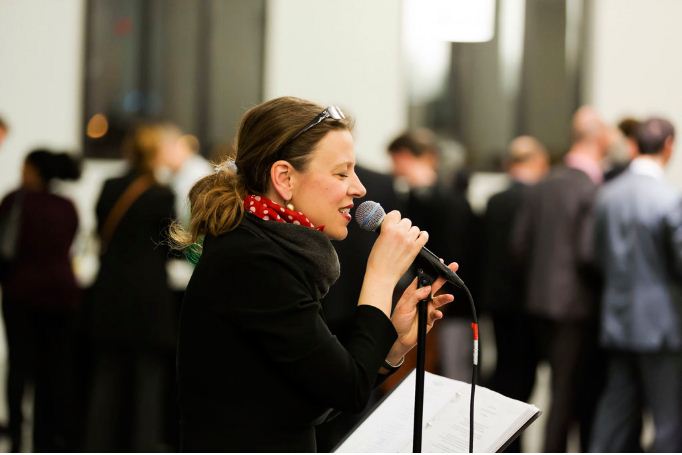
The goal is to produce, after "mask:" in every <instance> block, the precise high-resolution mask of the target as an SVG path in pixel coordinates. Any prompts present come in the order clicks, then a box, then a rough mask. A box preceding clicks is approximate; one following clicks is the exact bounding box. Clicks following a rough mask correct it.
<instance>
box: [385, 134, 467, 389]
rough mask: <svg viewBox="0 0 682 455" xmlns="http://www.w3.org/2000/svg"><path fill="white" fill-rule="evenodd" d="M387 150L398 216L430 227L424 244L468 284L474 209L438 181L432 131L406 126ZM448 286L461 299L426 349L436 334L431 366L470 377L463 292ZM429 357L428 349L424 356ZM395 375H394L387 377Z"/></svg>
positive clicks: (464, 378)
mask: <svg viewBox="0 0 682 455" xmlns="http://www.w3.org/2000/svg"><path fill="white" fill-rule="evenodd" d="M388 153H389V155H390V157H391V161H392V163H393V174H394V175H395V177H396V178H397V179H398V182H401V183H402V190H401V191H399V192H398V201H399V205H398V209H399V210H400V212H401V213H402V214H403V216H405V217H407V218H410V219H411V220H412V222H413V223H415V224H417V225H418V226H420V227H421V228H422V229H424V230H426V231H428V232H429V243H428V245H427V247H428V248H429V249H430V250H431V251H434V252H435V253H437V254H439V255H441V256H442V257H443V259H444V260H445V262H446V263H447V262H450V261H457V262H458V263H459V264H460V270H459V271H458V274H459V275H460V276H461V277H462V279H463V280H464V281H465V282H467V283H469V284H471V283H472V281H473V276H474V274H475V272H476V270H477V268H476V266H475V265H474V264H473V262H474V261H473V259H474V253H475V251H476V250H475V244H476V241H475V240H474V235H473V234H474V229H473V225H474V215H473V213H472V211H471V207H470V206H469V203H468V202H467V200H466V198H465V197H464V196H463V195H462V194H461V193H460V192H458V191H456V190H448V189H446V188H445V187H444V186H443V185H441V183H440V182H439V181H438V173H437V168H438V163H439V155H440V148H439V146H438V142H437V139H436V136H435V134H434V133H433V132H432V131H430V130H427V129H418V130H414V131H407V132H405V133H403V134H401V135H400V136H398V137H397V138H395V139H394V140H393V141H392V142H391V143H390V144H389V146H388ZM405 284H407V283H405ZM451 290H452V292H453V293H454V294H455V300H456V301H457V302H459V303H460V304H459V305H450V306H449V308H448V309H447V310H446V311H445V319H444V320H443V321H441V323H440V325H439V327H438V328H437V330H436V331H435V333H433V335H435V336H432V337H429V338H427V351H430V352H433V351H434V350H435V349H434V348H435V347H434V348H432V349H429V347H430V346H429V345H430V343H432V341H430V339H431V338H433V339H434V340H437V341H438V345H437V356H438V358H437V359H436V360H437V361H438V367H435V366H434V368H436V369H438V371H439V372H440V373H441V374H442V375H444V376H447V377H450V378H453V379H457V380H462V381H469V380H470V379H471V328H470V322H471V311H470V308H469V306H468V305H467V297H466V295H465V294H464V293H463V292H462V291H461V290H460V289H455V288H452V289H451ZM472 292H474V291H473V290H472ZM433 357H434V356H433V355H428V354H427V362H429V361H430V360H433ZM408 360H409V359H408ZM427 369H429V365H428V364H427ZM403 370H407V369H405V368H403ZM397 377H399V376H398V375H393V378H391V379H392V380H395V379H394V378H397ZM387 382H389V381H387Z"/></svg>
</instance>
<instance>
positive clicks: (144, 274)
mask: <svg viewBox="0 0 682 455" xmlns="http://www.w3.org/2000/svg"><path fill="white" fill-rule="evenodd" d="M136 177H137V175H135V174H128V175H126V176H123V177H118V178H114V179H110V180H107V181H106V182H105V183H104V187H103V189H102V193H101V194H100V197H99V200H98V201H97V209H96V210H97V222H98V225H99V226H100V227H101V226H102V224H103V223H104V222H105V220H106V219H107V217H108V215H109V212H110V211H111V209H112V208H113V206H114V204H115V203H116V201H118V199H119V198H120V197H121V195H122V194H123V192H124V191H125V190H126V189H127V188H128V185H130V183H131V182H132V181H133V180H135V178H136ZM173 217H174V196H173V193H172V192H171V190H169V189H168V188H165V187H162V186H159V185H154V186H152V187H150V188H149V189H147V190H146V191H145V192H144V193H143V194H142V195H141V196H140V197H139V198H138V199H137V200H136V201H135V202H134V203H133V204H132V205H131V206H130V208H129V209H128V211H127V212H126V213H125V215H124V216H123V217H122V218H121V221H120V222H119V224H118V226H117V228H116V230H115V232H114V234H113V236H112V238H111V242H110V244H109V247H108V248H107V250H106V252H105V253H104V254H103V255H102V256H101V257H100V268H99V272H98V274H97V278H96V280H95V283H94V284H93V286H92V288H91V290H90V295H89V298H88V307H89V308H88V310H87V316H86V317H87V323H88V329H89V333H90V335H91V337H92V338H93V339H94V340H96V341H98V342H104V343H113V344H115V345H118V346H121V345H128V346H131V347H134V348H172V347H173V346H174V343H175V320H174V318H175V316H174V315H175V314H177V313H176V311H175V308H174V307H173V300H172V298H173V296H172V294H171V291H170V289H169V288H168V284H167V277H166V261H167V260H168V247H167V246H164V243H163V241H164V240H166V239H167V238H166V234H167V230H168V225H169V223H170V221H171V220H172V218H173Z"/></svg>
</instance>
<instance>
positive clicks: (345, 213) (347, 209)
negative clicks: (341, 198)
mask: <svg viewBox="0 0 682 455" xmlns="http://www.w3.org/2000/svg"><path fill="white" fill-rule="evenodd" d="M352 208H353V206H352V205H348V206H346V207H343V208H341V209H339V212H340V213H341V215H343V216H344V218H346V219H347V220H348V221H350V220H351V219H352V217H351V215H350V209H352Z"/></svg>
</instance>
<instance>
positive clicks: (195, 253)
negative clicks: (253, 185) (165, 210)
mask: <svg viewBox="0 0 682 455" xmlns="http://www.w3.org/2000/svg"><path fill="white" fill-rule="evenodd" d="M244 197H246V190H245V188H244V185H243V184H242V183H241V181H240V177H239V175H237V173H236V172H235V170H234V169H233V168H229V167H227V166H224V165H223V166H220V167H219V170H218V171H217V172H215V173H213V174H211V175H208V176H206V177H204V178H202V179H201V180H199V181H198V182H197V183H196V184H195V185H194V186H193V187H192V189H191V190H190V192H189V202H190V210H191V214H192V215H191V218H190V222H189V226H188V227H187V228H185V227H183V226H182V225H180V223H178V222H174V223H173V224H172V225H171V227H170V240H171V245H172V247H173V248H174V249H177V250H183V251H184V253H185V255H186V256H187V258H188V259H189V260H190V261H191V262H194V263H196V262H197V261H198V259H199V256H201V245H202V243H203V238H204V236H205V235H211V236H218V235H221V234H224V233H226V232H229V231H231V230H233V229H234V228H236V227H237V226H238V225H239V223H241V221H242V218H243V217H244V205H243V200H244Z"/></svg>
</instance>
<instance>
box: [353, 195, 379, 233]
mask: <svg viewBox="0 0 682 455" xmlns="http://www.w3.org/2000/svg"><path fill="white" fill-rule="evenodd" d="M384 216H386V212H385V211H384V208H383V207H382V206H381V204H379V203H377V202H374V201H365V202H363V203H362V204H360V205H359V206H358V208H357V209H356V210H355V221H357V223H358V224H359V225H360V228H361V229H364V230H365V231H376V230H377V228H378V227H379V226H380V225H381V222H382V221H383V220H384Z"/></svg>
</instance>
